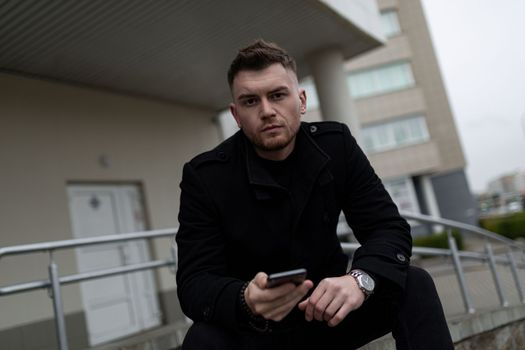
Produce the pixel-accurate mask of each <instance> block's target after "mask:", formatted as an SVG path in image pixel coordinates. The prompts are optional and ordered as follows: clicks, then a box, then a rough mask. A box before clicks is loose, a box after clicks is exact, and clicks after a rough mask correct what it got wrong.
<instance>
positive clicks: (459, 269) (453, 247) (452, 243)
mask: <svg viewBox="0 0 525 350" xmlns="http://www.w3.org/2000/svg"><path fill="white" fill-rule="evenodd" d="M447 235H448V246H449V248H450V251H451V252H452V261H453V262H454V269H455V270H456V276H457V278H458V283H459V288H460V290H461V296H462V297H463V304H464V305H465V310H466V311H467V313H469V314H473V313H474V312H475V311H476V309H474V306H473V305H472V301H471V300H470V296H469V293H468V290H467V283H466V281H465V274H464V273H463V266H462V265H461V259H460V258H459V252H458V246H457V244H456V240H455V239H454V237H453V236H452V233H451V230H450V229H448V230H447Z"/></svg>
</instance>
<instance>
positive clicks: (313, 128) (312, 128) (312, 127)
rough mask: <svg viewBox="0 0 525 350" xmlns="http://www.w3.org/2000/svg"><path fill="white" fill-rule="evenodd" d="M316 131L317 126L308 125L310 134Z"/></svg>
mask: <svg viewBox="0 0 525 350" xmlns="http://www.w3.org/2000/svg"><path fill="white" fill-rule="evenodd" d="M316 131H317V126H315V125H310V132H311V133H312V134H313V133H314V132H316Z"/></svg>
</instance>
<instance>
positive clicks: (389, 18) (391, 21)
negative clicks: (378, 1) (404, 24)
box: [381, 10, 401, 38]
mask: <svg viewBox="0 0 525 350" xmlns="http://www.w3.org/2000/svg"><path fill="white" fill-rule="evenodd" d="M381 25H382V27H383V33H384V34H385V36H386V37H387V38H391V37H393V36H395V35H398V34H399V33H401V27H400V26H399V19H398V18H397V12H396V11H395V10H386V11H383V12H381Z"/></svg>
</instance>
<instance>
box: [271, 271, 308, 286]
mask: <svg viewBox="0 0 525 350" xmlns="http://www.w3.org/2000/svg"><path fill="white" fill-rule="evenodd" d="M305 278H306V269H296V270H290V271H283V272H277V273H272V274H271V275H269V276H268V283H267V284H266V288H273V287H277V286H280V285H281V284H284V283H293V284H295V285H299V284H301V283H303V281H304V280H305Z"/></svg>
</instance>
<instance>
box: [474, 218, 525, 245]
mask: <svg viewBox="0 0 525 350" xmlns="http://www.w3.org/2000/svg"><path fill="white" fill-rule="evenodd" d="M479 225H480V226H481V227H483V228H484V229H486V230H489V231H492V232H496V233H499V234H500V235H503V236H505V237H508V238H511V239H516V238H518V237H525V212H521V213H515V214H511V215H506V216H500V217H495V218H485V219H481V220H480V221H479Z"/></svg>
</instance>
